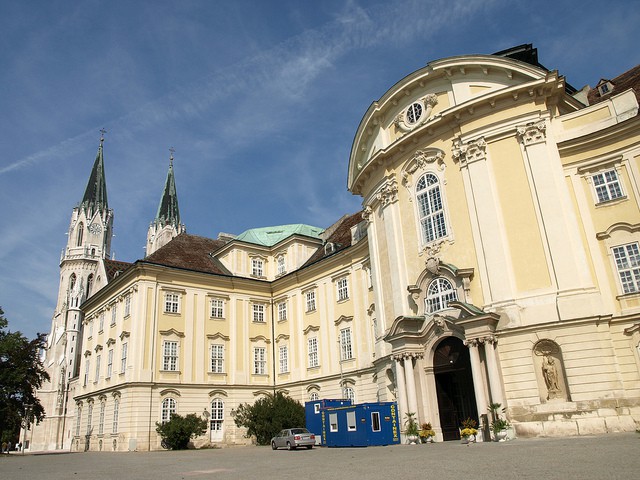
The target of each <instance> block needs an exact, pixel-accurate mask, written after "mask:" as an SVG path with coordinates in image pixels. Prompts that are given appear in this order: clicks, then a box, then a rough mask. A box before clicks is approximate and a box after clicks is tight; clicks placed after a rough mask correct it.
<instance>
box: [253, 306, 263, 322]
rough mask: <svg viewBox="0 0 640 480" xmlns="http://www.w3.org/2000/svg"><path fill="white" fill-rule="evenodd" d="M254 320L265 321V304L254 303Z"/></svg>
mask: <svg viewBox="0 0 640 480" xmlns="http://www.w3.org/2000/svg"><path fill="white" fill-rule="evenodd" d="M253 321H254V322H261V323H262V322H264V305H263V304H261V303H254V304H253Z"/></svg>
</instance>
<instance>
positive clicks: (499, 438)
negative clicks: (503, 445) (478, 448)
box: [493, 430, 507, 442]
mask: <svg viewBox="0 0 640 480" xmlns="http://www.w3.org/2000/svg"><path fill="white" fill-rule="evenodd" d="M493 435H494V440H495V441H496V442H504V441H506V440H507V431H506V430H500V431H499V432H495V433H494V434H493Z"/></svg>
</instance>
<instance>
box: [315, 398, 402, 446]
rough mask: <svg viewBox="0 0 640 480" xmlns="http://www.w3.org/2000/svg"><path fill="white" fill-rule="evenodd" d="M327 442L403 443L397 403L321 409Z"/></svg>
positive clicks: (337, 444) (345, 444) (332, 443)
mask: <svg viewBox="0 0 640 480" xmlns="http://www.w3.org/2000/svg"><path fill="white" fill-rule="evenodd" d="M321 414H322V438H323V444H325V445H327V446H328V447H367V446H370V445H371V446H373V445H391V444H396V443H400V424H399V420H398V405H397V404H396V403H395V402H375V403H360V404H357V405H347V406H341V407H327V408H324V409H321Z"/></svg>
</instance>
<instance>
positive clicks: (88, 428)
mask: <svg viewBox="0 0 640 480" xmlns="http://www.w3.org/2000/svg"><path fill="white" fill-rule="evenodd" d="M91 417H93V403H90V404H89V407H88V408H87V435H91V420H92V418H91Z"/></svg>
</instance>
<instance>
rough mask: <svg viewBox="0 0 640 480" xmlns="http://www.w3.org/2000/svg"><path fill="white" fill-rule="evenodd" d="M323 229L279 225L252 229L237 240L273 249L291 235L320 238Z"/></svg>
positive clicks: (307, 226) (297, 225)
mask: <svg viewBox="0 0 640 480" xmlns="http://www.w3.org/2000/svg"><path fill="white" fill-rule="evenodd" d="M322 232H324V229H323V228H318V227H312V226H311V225H304V224H302V223H293V224H291V225H278V226H275V227H262V228H251V229H249V230H247V231H245V232H242V233H241V234H240V235H238V236H237V237H236V238H235V239H236V240H240V241H242V242H247V243H255V244H256V245H263V246H265V247H272V246H274V245H275V244H276V243H278V242H281V241H282V240H284V239H285V238H288V237H290V236H291V235H303V236H305V237H312V238H320V234H321V233H322Z"/></svg>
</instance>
